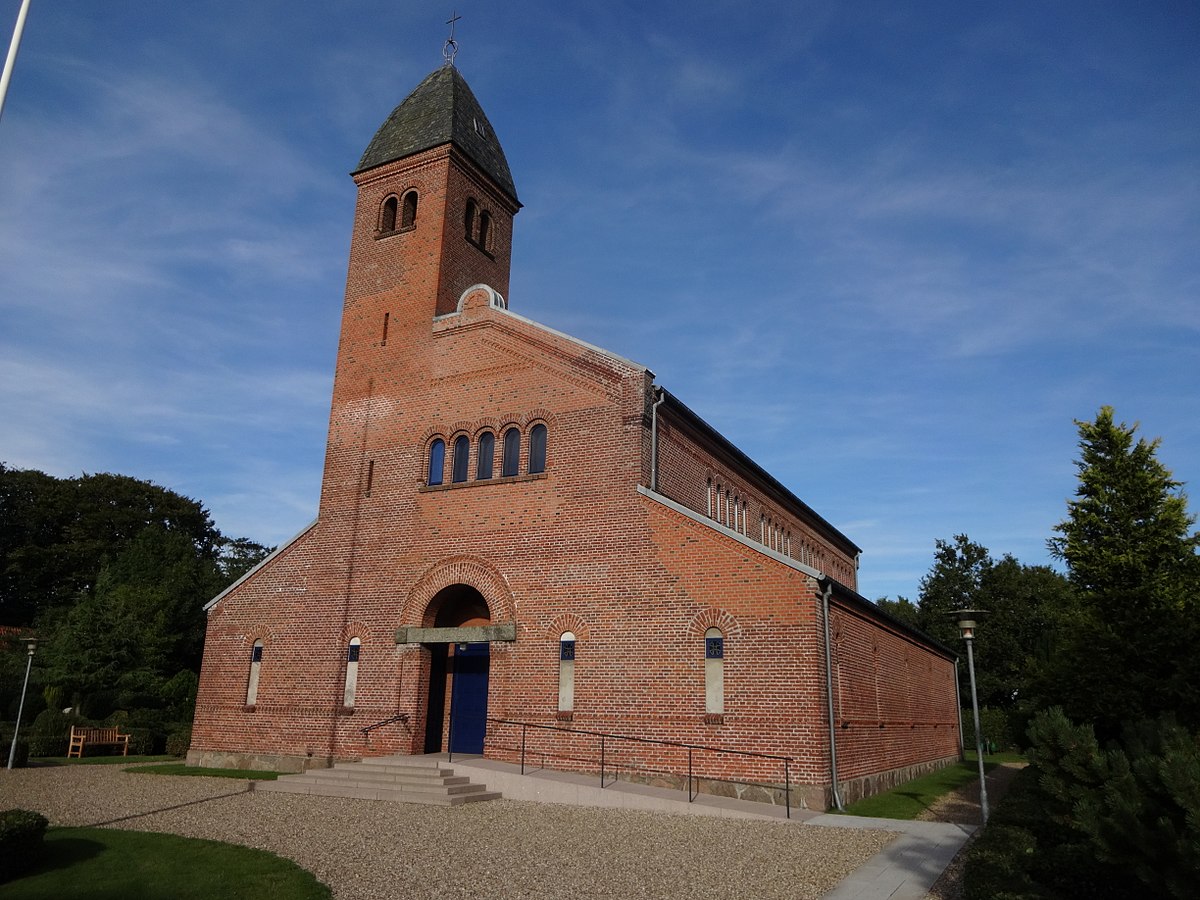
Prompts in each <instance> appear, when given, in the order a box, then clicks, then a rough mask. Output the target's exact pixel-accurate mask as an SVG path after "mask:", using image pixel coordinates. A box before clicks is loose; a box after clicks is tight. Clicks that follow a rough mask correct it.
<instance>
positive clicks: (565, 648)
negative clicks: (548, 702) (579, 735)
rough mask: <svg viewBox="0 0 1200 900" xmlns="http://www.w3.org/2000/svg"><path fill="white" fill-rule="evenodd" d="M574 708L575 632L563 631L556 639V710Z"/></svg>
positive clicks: (572, 709)
mask: <svg viewBox="0 0 1200 900" xmlns="http://www.w3.org/2000/svg"><path fill="white" fill-rule="evenodd" d="M574 709H575V633H574V632H573V631H564V632H563V633H562V635H561V636H560V637H559V639H558V711H559V712H560V713H569V712H573V711H574Z"/></svg>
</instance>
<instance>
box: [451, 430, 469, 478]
mask: <svg viewBox="0 0 1200 900" xmlns="http://www.w3.org/2000/svg"><path fill="white" fill-rule="evenodd" d="M470 455H471V440H470V438H468V437H467V436H466V435H465V434H460V435H459V436H458V437H456V438H455V439H454V466H453V473H452V475H451V476H450V477H451V478H452V479H453V480H454V481H455V482H460V481H466V480H467V471H468V469H467V458H468V457H469V456H470Z"/></svg>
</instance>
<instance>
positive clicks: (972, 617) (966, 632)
mask: <svg viewBox="0 0 1200 900" xmlns="http://www.w3.org/2000/svg"><path fill="white" fill-rule="evenodd" d="M986 614H987V611H986V610H983V609H957V610H953V611H952V612H950V613H947V615H949V616H952V617H953V618H954V620H955V621H956V622H957V623H958V631H959V634H961V635H962V639H963V640H964V641H966V642H967V671H968V672H970V673H971V709H972V711H973V712H974V713H975V756H976V758H977V759H978V760H979V808H980V810H981V811H982V813H983V824H984V825H986V824H987V820H988V799H987V781H986V779H985V778H984V774H983V736H982V735H981V734H980V731H979V695H978V693H977V692H976V690H975V653H974V650H973V649H972V645H973V644H974V642H975V622H976V620H977V619H982V618H983V617H984V616H985V615H986Z"/></svg>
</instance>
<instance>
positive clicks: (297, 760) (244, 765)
mask: <svg viewBox="0 0 1200 900" xmlns="http://www.w3.org/2000/svg"><path fill="white" fill-rule="evenodd" d="M333 763H334V760H333V758H332V757H329V756H286V755H284V754H280V753H235V752H231V751H226V750H189V751H188V755H187V764H188V765H189V766H199V767H200V768H204V769H249V770H251V771H255V772H303V771H305V770H306V769H328V768H329V767H330V766H332V765H333Z"/></svg>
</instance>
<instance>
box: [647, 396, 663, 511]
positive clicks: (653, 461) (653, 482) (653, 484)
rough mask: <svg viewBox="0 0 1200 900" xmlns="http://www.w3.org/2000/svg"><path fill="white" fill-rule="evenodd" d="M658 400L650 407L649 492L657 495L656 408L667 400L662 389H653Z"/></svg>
mask: <svg viewBox="0 0 1200 900" xmlns="http://www.w3.org/2000/svg"><path fill="white" fill-rule="evenodd" d="M654 392H655V394H656V395H657V396H658V399H657V400H655V401H654V405H653V406H652V407H650V490H652V491H654V492H655V493H658V408H659V407H660V406H661V405H662V402H663V401H664V400H666V399H667V394H666V392H665V391H664V390H663V389H662V388H654Z"/></svg>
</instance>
